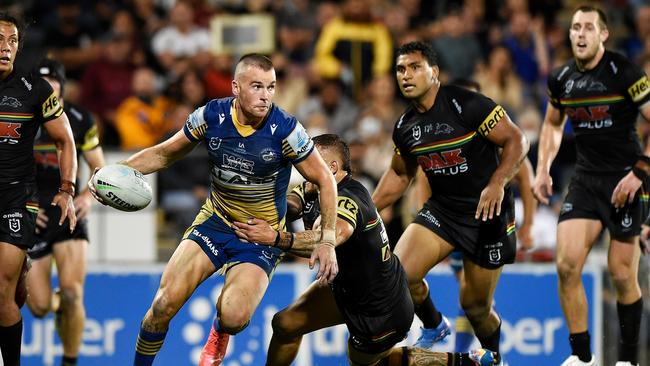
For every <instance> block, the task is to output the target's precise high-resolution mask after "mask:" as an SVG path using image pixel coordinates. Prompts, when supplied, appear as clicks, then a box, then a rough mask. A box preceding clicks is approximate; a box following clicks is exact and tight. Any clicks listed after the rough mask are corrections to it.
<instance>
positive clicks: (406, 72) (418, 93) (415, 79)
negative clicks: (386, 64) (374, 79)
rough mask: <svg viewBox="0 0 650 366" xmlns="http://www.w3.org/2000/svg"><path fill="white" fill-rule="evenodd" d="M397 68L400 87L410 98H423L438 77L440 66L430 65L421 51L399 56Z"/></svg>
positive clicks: (405, 95)
mask: <svg viewBox="0 0 650 366" xmlns="http://www.w3.org/2000/svg"><path fill="white" fill-rule="evenodd" d="M395 69H396V74H397V84H398V85H399V89H400V90H401V91H402V94H403V95H404V97H406V98H408V99H418V98H421V97H422V96H423V95H425V94H426V93H427V92H428V91H429V90H431V87H432V86H433V85H434V84H435V81H436V80H437V78H438V67H437V66H431V65H429V63H428V62H427V60H426V58H424V56H423V55H422V54H421V53H420V52H412V53H407V54H404V55H400V56H399V57H397V62H396V65H395Z"/></svg>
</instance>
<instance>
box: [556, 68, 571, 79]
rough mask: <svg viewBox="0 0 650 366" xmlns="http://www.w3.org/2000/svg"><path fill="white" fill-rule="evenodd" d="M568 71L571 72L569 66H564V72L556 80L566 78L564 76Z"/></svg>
mask: <svg viewBox="0 0 650 366" xmlns="http://www.w3.org/2000/svg"><path fill="white" fill-rule="evenodd" d="M567 71H569V66H564V68H563V69H562V71H561V72H560V73H559V74H558V76H557V78H556V80H560V79H562V76H564V74H566V72H567Z"/></svg>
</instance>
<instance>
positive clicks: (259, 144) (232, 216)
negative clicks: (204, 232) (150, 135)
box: [183, 98, 314, 229]
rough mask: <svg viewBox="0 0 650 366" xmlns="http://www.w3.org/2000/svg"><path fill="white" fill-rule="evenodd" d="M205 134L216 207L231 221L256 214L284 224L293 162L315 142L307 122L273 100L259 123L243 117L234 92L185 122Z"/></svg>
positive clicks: (196, 134)
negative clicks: (239, 116) (248, 123)
mask: <svg viewBox="0 0 650 366" xmlns="http://www.w3.org/2000/svg"><path fill="white" fill-rule="evenodd" d="M183 129H184V131H185V135H186V136H187V138H188V139H190V140H192V141H199V140H202V141H204V142H205V147H206V149H207V151H208V154H209V158H210V170H211V196H210V201H209V203H210V204H211V206H212V210H213V212H214V213H215V214H216V215H218V216H219V217H220V218H221V219H223V220H224V221H226V222H232V221H242V222H245V221H246V220H248V219H249V218H251V217H257V218H260V219H263V220H265V221H267V222H268V223H269V224H271V226H272V227H273V228H274V229H283V228H284V224H285V222H284V218H285V214H286V212H287V188H288V184H289V178H290V175H291V164H296V163H299V162H300V161H302V160H303V159H305V158H307V156H309V154H310V153H311V152H312V151H313V149H314V143H313V142H312V140H311V138H310V137H309V135H308V134H307V132H306V131H305V129H304V128H303V126H302V125H301V124H300V123H299V122H298V121H297V120H296V118H294V117H292V116H291V115H289V114H288V113H286V112H285V111H283V110H282V109H280V108H278V107H277V106H276V105H273V106H272V107H271V109H270V111H269V113H268V115H267V117H266V120H265V121H264V122H263V123H262V124H261V127H260V128H259V129H257V130H256V129H254V128H252V127H250V126H245V125H241V124H240V123H239V122H238V121H237V115H236V113H235V107H234V98H223V99H215V100H212V101H210V102H208V104H206V105H205V106H203V107H200V108H199V109H197V110H196V111H194V112H193V113H192V114H190V116H189V118H188V119H187V122H186V123H185V126H184V128H183Z"/></svg>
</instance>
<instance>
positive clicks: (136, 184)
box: [93, 164, 152, 211]
mask: <svg viewBox="0 0 650 366" xmlns="http://www.w3.org/2000/svg"><path fill="white" fill-rule="evenodd" d="M93 184H94V185H95V190H96V191H97V195H98V196H99V197H101V198H102V200H103V201H104V203H105V204H107V205H109V206H111V207H113V208H116V209H118V210H120V211H138V210H142V209H143V208H145V207H147V205H148V204H149V202H151V198H152V192H151V186H150V185H149V183H147V180H146V179H145V177H144V175H142V173H140V172H139V171H137V170H135V169H133V168H131V167H128V166H126V165H122V164H111V165H106V166H105V167H103V168H101V169H99V170H98V171H97V173H95V177H94V178H93Z"/></svg>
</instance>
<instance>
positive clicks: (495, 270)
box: [373, 42, 528, 359]
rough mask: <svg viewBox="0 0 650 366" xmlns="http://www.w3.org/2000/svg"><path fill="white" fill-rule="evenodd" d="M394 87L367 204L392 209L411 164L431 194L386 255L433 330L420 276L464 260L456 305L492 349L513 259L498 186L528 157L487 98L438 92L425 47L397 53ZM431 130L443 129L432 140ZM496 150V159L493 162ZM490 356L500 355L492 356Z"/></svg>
mask: <svg viewBox="0 0 650 366" xmlns="http://www.w3.org/2000/svg"><path fill="white" fill-rule="evenodd" d="M396 71H397V75H396V76H397V82H398V84H399V87H400V90H401V92H402V94H403V95H404V96H405V97H406V98H408V99H409V100H410V101H411V104H410V106H409V107H408V108H407V109H406V111H405V112H404V114H403V115H402V116H401V117H400V119H399V121H397V123H396V125H395V130H394V132H393V141H394V142H395V155H394V156H393V160H392V163H391V166H390V168H389V169H388V170H387V171H386V173H384V175H383V176H382V178H381V180H380V182H379V184H378V186H377V189H376V190H375V192H374V194H373V200H374V202H375V204H376V205H377V208H378V209H380V210H381V209H383V208H385V207H387V206H388V205H391V204H392V203H394V202H395V201H396V200H397V199H398V198H399V197H400V196H401V195H402V193H403V192H404V191H405V190H406V188H407V187H408V185H409V183H410V182H411V180H412V179H413V177H414V175H415V173H416V168H417V166H418V165H419V166H420V167H421V168H422V170H423V171H424V173H425V174H426V176H427V179H428V181H429V185H430V187H431V191H432V192H433V194H432V195H431V197H430V198H429V200H428V201H427V202H426V204H425V205H424V207H423V208H422V210H420V212H419V213H418V215H417V216H416V218H415V220H414V222H413V223H412V224H410V225H409V226H408V227H407V228H406V230H405V231H404V233H403V234H402V236H401V238H400V240H399V241H398V243H397V245H396V247H395V255H397V256H398V257H399V259H400V261H401V262H402V265H403V266H404V270H405V271H406V275H407V277H408V281H409V287H410V291H411V296H412V297H413V303H414V304H415V307H416V308H415V309H416V314H417V315H418V317H419V318H420V320H422V322H423V324H424V326H425V327H426V328H436V327H438V326H439V325H440V324H441V322H442V315H441V314H440V312H438V311H437V309H436V308H435V306H434V305H433V303H432V301H431V297H430V296H429V289H428V286H427V283H426V282H425V281H424V276H425V275H426V273H427V272H428V271H429V270H430V269H431V268H432V267H433V266H434V265H436V264H437V263H439V262H441V261H442V260H443V259H445V258H446V257H447V256H448V255H449V254H450V253H451V252H453V251H454V250H456V249H460V250H462V251H463V253H464V254H465V260H464V263H463V267H464V273H465V279H464V282H463V286H462V287H461V291H460V292H461V293H460V300H461V306H462V308H463V310H464V311H465V314H466V315H467V318H468V319H469V321H470V323H471V324H472V327H473V328H474V331H475V333H476V336H477V338H478V339H479V341H480V342H481V346H482V347H483V348H486V349H490V350H494V351H497V352H498V350H499V339H500V334H501V319H500V318H499V316H498V315H497V313H496V312H495V311H494V310H493V309H492V299H493V296H494V290H495V288H496V285H497V282H498V279H499V276H500V274H501V270H502V267H503V265H504V264H506V263H512V262H513V261H514V258H515V249H516V238H515V226H514V219H515V217H514V206H513V198H512V194H511V192H510V188H509V186H508V182H509V181H510V179H512V177H513V176H514V175H515V174H516V172H517V170H518V169H519V165H520V163H521V161H522V160H523V159H524V157H525V155H526V151H527V150H528V143H527V141H526V138H525V137H524V134H523V133H522V131H521V130H520V129H519V128H518V127H517V126H516V125H515V124H514V123H512V121H511V120H510V118H509V117H508V115H507V114H506V113H505V111H504V110H503V108H502V107H501V106H499V105H497V104H496V103H494V102H493V101H492V100H490V99H489V98H487V97H485V96H483V95H481V94H478V93H473V92H471V91H468V90H466V89H464V88H460V87H457V86H453V85H448V86H440V82H439V80H438V74H439V69H438V66H437V62H436V55H435V53H434V52H433V50H432V49H431V46H430V45H428V44H426V43H423V42H411V43H407V44H405V45H403V46H402V47H400V48H399V49H398V51H397V60H396ZM436 122H444V123H446V124H447V125H448V126H449V128H446V129H445V130H444V132H441V133H439V134H435V133H433V132H432V131H433V128H434V127H435V123H436ZM499 148H501V149H502V153H501V154H499ZM497 358H499V359H501V355H500V354H498V353H497Z"/></svg>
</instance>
